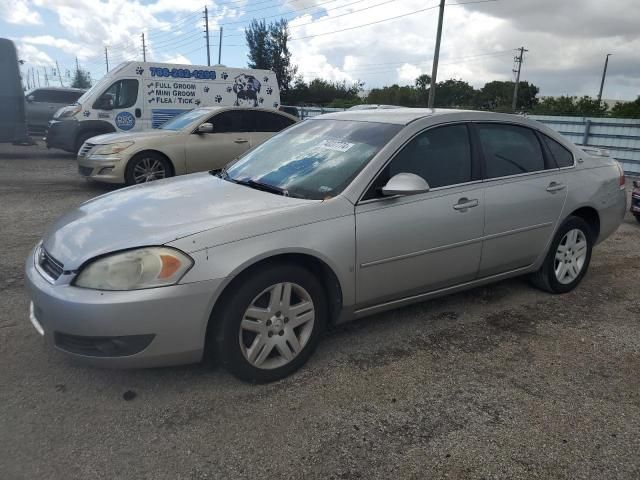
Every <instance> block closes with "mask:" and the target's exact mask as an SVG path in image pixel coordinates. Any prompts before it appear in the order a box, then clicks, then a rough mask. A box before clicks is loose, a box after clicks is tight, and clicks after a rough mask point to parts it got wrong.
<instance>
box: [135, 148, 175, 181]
mask: <svg viewBox="0 0 640 480" xmlns="http://www.w3.org/2000/svg"><path fill="white" fill-rule="evenodd" d="M172 176H173V171H172V170H171V165H170V164H169V162H168V161H167V159H166V158H164V157H163V156H162V155H159V154H157V153H154V152H142V153H140V154H138V155H136V156H135V157H133V158H132V159H131V160H129V163H128V164H127V169H126V171H125V175H124V180H125V182H126V184H127V185H138V184H140V183H147V182H153V181H154V180H161V179H163V178H168V177H172Z"/></svg>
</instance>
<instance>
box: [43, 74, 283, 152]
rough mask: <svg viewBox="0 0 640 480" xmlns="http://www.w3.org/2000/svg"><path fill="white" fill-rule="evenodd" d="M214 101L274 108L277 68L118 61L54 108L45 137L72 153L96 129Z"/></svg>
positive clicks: (146, 125)
mask: <svg viewBox="0 0 640 480" xmlns="http://www.w3.org/2000/svg"><path fill="white" fill-rule="evenodd" d="M216 105H220V106H234V105H235V106H242V107H261V108H273V109H277V108H278V106H279V105H280V91H279V89H278V81H277V79H276V75H275V73H273V72H272V71H270V70H252V69H247V68H227V67H225V66H224V65H214V66H211V67H208V66H200V65H175V64H167V63H151V62H125V63H121V64H120V65H118V66H117V67H116V68H114V69H113V70H111V71H110V72H109V73H107V74H106V75H105V76H104V77H103V78H102V79H101V80H100V81H99V82H98V83H96V84H95V85H94V86H93V87H92V88H91V89H89V90H88V91H87V92H86V93H85V94H84V95H82V96H81V97H80V98H79V99H78V101H77V102H76V103H75V104H73V105H70V106H67V107H63V108H61V109H60V110H58V111H57V112H56V114H55V115H54V118H53V120H51V121H50V122H49V125H48V128H47V134H46V139H45V140H46V143H47V147H48V148H61V149H63V150H66V151H68V152H72V153H76V152H77V151H78V150H79V148H80V147H81V146H82V144H83V143H84V142H85V141H86V140H87V139H89V138H91V137H94V136H96V135H101V134H104V133H113V132H130V131H138V130H148V129H151V128H157V127H159V126H160V125H162V124H163V123H164V122H166V121H167V120H169V119H170V118H172V117H174V116H176V115H178V114H180V113H183V112H185V111H187V110H192V109H194V108H196V107H205V106H216Z"/></svg>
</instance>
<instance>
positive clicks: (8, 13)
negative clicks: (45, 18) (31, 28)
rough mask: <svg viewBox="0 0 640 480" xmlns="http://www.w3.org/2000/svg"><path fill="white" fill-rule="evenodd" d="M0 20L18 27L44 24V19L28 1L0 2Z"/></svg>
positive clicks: (0, 0)
mask: <svg viewBox="0 0 640 480" xmlns="http://www.w3.org/2000/svg"><path fill="white" fill-rule="evenodd" d="M0 18H2V20H4V21H5V22H8V23H15V24H18V25H41V24H42V17H41V16H40V14H39V13H38V12H37V11H35V10H34V8H33V5H31V2H29V1H27V0H0Z"/></svg>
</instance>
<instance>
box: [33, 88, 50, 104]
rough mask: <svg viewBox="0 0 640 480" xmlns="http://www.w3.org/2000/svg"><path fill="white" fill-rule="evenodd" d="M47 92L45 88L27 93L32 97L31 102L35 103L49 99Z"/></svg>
mask: <svg viewBox="0 0 640 480" xmlns="http://www.w3.org/2000/svg"><path fill="white" fill-rule="evenodd" d="M47 93H48V92H47V90H34V91H33V92H31V93H30V94H29V96H32V97H33V102H35V103H40V102H48V101H49V99H48V96H47Z"/></svg>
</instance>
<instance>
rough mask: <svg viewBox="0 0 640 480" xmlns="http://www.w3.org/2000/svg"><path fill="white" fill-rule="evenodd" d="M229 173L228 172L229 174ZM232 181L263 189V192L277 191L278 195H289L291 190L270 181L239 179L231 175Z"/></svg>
mask: <svg viewBox="0 0 640 480" xmlns="http://www.w3.org/2000/svg"><path fill="white" fill-rule="evenodd" d="M227 175H228V174H227ZM229 179H230V180H231V181H232V182H235V183H237V184H238V185H245V186H247V187H250V188H255V189H256V190H262V191H263V192H269V193H275V194H277V195H282V196H283V197H288V196H289V191H288V190H286V189H284V188H280V187H276V186H274V185H269V184H268V183H262V182H256V181H255V180H251V179H247V180H237V179H232V178H230V177H229Z"/></svg>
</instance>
